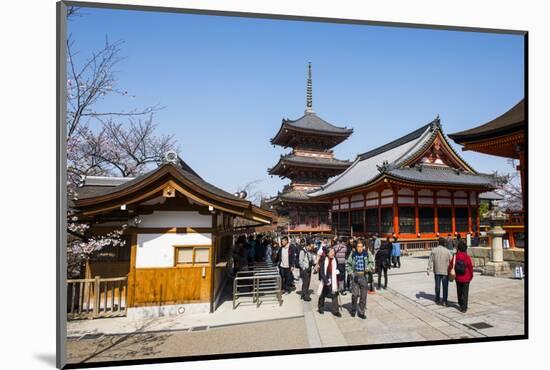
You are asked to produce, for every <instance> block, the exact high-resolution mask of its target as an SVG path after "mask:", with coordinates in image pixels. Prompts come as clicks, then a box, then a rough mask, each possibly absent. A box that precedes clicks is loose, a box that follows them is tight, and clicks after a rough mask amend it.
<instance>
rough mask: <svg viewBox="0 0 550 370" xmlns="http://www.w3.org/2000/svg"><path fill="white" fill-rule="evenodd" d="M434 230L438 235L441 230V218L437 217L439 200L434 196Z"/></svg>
mask: <svg viewBox="0 0 550 370" xmlns="http://www.w3.org/2000/svg"><path fill="white" fill-rule="evenodd" d="M434 231H435V234H436V235H437V233H438V232H439V219H438V218H437V202H436V199H435V197H434Z"/></svg>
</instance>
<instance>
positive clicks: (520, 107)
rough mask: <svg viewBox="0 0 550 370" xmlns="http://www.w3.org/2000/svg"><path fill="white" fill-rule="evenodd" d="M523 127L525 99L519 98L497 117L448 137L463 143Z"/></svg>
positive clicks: (488, 137) (516, 130)
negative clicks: (518, 100)
mask: <svg viewBox="0 0 550 370" xmlns="http://www.w3.org/2000/svg"><path fill="white" fill-rule="evenodd" d="M525 128H526V121H525V99H521V101H520V102H518V103H517V104H516V105H514V106H513V107H512V108H510V109H509V110H508V111H507V112H505V113H504V114H502V115H500V116H498V117H497V118H495V119H493V120H491V121H489V122H487V123H484V124H482V125H479V126H477V127H474V128H471V129H468V130H464V131H460V132H455V133H453V134H449V137H450V138H451V139H453V140H454V141H455V142H456V143H458V144H464V143H467V142H473V141H479V140H484V139H490V138H495V137H499V136H503V135H508V134H512V133H516V132H519V131H521V130H524V129H525Z"/></svg>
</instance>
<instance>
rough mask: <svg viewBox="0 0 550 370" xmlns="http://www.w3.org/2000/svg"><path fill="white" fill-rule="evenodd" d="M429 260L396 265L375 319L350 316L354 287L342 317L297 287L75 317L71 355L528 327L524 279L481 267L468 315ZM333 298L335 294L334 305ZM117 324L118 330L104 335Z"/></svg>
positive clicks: (394, 338)
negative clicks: (264, 299) (443, 291)
mask: <svg viewBox="0 0 550 370" xmlns="http://www.w3.org/2000/svg"><path fill="white" fill-rule="evenodd" d="M426 266H427V258H426V257H403V258H402V268H401V269H391V270H390V272H389V277H388V280H389V283H388V290H377V291H376V293H375V294H373V295H369V296H368V301H367V316H368V318H367V320H361V319H359V318H358V317H355V318H353V317H351V316H350V314H349V309H350V308H351V307H350V306H351V304H350V302H351V295H350V294H347V295H345V296H341V303H342V305H343V307H342V311H341V312H342V317H341V318H336V317H334V316H333V315H331V314H330V312H329V311H328V310H327V311H325V314H324V315H320V314H319V313H318V312H317V296H316V295H315V294H313V295H312V301H311V302H302V301H300V300H299V297H298V295H297V294H290V295H285V296H284V303H283V306H281V307H279V306H278V305H272V306H267V305H266V306H264V307H262V308H259V309H257V308H255V307H253V306H249V307H246V306H243V307H238V308H237V310H234V311H233V310H232V308H231V309H229V308H228V307H230V306H228V305H227V303H226V305H225V306H223V305H222V307H221V308H220V309H219V310H218V311H217V312H216V313H215V314H210V315H204V317H197V316H193V317H186V318H183V317H179V318H162V319H156V320H153V321H152V322H150V323H146V324H145V325H142V327H140V328H139V329H138V330H136V328H133V327H132V325H136V324H135V323H134V324H132V325H129V324H128V323H126V324H124V319H121V318H118V319H99V320H88V321H86V322H80V323H79V324H78V323H76V322H71V323H69V329H70V330H72V333H73V338H70V339H69V341H68V345H67V346H68V353H69V360H70V361H69V362H82V361H85V362H86V361H104V360H111V359H123V358H134V359H135V358H151V357H165V356H186V355H187V356H189V355H198V354H211V353H231V352H254V351H264V350H281V349H289V348H293V349H299V348H319V347H334V346H348V345H365V344H380V343H400V342H415V341H426V340H430V341H437V340H448V339H464V338H481V337H488V336H489V337H490V336H507V335H521V334H523V333H524V327H523V323H524V302H523V299H524V281H522V280H513V279H509V278H497V277H487V276H481V275H479V274H477V273H476V274H475V277H474V280H473V281H472V283H471V286H470V300H469V302H470V303H469V309H468V312H467V313H465V314H463V313H461V312H460V311H458V308H457V307H456V306H454V307H453V306H451V307H442V306H438V305H436V304H435V303H434V302H433V299H434V297H433V290H434V286H433V285H434V278H433V275H430V276H427V275H426ZM375 277H376V276H375ZM317 284H318V279H317V275H313V277H312V287H311V288H312V289H314V291H315V289H316V287H317ZM449 301H450V303H451V304H454V303H456V286H455V284H454V283H450V284H449ZM329 302H330V299H327V304H328V303H329ZM327 308H328V306H327ZM116 320H118V321H116ZM479 323H484V324H487V325H485V328H480V327H475V326H470V325H472V324H479ZM77 328H80V331H79V330H77ZM132 328H133V329H132ZM122 329H124V330H122ZM121 330H122V331H121ZM196 330H199V331H196ZM109 331H110V333H111V335H103V334H108V333H109ZM70 333H71V332H69V334H70ZM93 333H98V335H97V337H95V338H94V337H90V336H88V337H83V338H80V337H81V336H82V335H83V334H93Z"/></svg>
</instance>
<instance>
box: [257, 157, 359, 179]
mask: <svg viewBox="0 0 550 370" xmlns="http://www.w3.org/2000/svg"><path fill="white" fill-rule="evenodd" d="M350 165H351V162H350V161H347V160H340V159H336V158H324V157H308V156H301V155H295V154H292V153H291V154H287V155H282V156H281V158H280V159H279V162H277V164H276V165H275V166H274V167H272V168H270V169H269V170H268V173H269V174H270V175H278V174H279V173H281V171H282V170H283V168H284V166H292V167H307V168H326V169H336V170H342V171H344V170H345V169H346V168H348V167H349V166H350Z"/></svg>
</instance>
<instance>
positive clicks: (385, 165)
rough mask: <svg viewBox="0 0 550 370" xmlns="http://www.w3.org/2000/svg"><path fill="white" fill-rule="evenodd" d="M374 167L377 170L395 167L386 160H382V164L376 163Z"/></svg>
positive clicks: (387, 169)
mask: <svg viewBox="0 0 550 370" xmlns="http://www.w3.org/2000/svg"><path fill="white" fill-rule="evenodd" d="M376 168H377V169H378V171H379V172H388V171H391V170H393V169H395V165H393V164H390V163H389V162H388V161H387V160H384V162H382V165H381V166H379V165H376Z"/></svg>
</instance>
